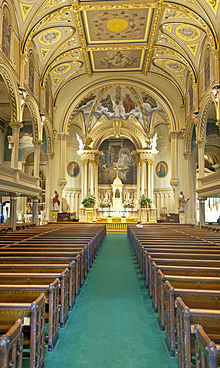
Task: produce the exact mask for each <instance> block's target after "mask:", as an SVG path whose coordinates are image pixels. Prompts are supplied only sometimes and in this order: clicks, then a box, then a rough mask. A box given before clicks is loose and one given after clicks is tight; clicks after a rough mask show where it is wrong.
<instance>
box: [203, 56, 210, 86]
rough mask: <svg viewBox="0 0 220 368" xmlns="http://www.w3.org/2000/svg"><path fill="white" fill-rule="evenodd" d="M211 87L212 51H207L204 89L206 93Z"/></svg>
mask: <svg viewBox="0 0 220 368" xmlns="http://www.w3.org/2000/svg"><path fill="white" fill-rule="evenodd" d="M209 86H210V51H209V49H207V50H206V55H205V61H204V89H205V91H206V90H207V88H209Z"/></svg>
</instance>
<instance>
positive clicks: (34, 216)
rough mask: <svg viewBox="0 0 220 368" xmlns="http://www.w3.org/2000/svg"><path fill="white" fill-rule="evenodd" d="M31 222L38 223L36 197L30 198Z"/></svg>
mask: <svg viewBox="0 0 220 368" xmlns="http://www.w3.org/2000/svg"><path fill="white" fill-rule="evenodd" d="M32 223H33V224H36V225H38V198H33V200H32Z"/></svg>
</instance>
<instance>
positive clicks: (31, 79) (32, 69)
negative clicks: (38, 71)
mask: <svg viewBox="0 0 220 368" xmlns="http://www.w3.org/2000/svg"><path fill="white" fill-rule="evenodd" d="M34 72H35V66H34V55H33V53H32V52H30V53H29V88H30V90H31V91H32V92H34V74H35V73H34Z"/></svg>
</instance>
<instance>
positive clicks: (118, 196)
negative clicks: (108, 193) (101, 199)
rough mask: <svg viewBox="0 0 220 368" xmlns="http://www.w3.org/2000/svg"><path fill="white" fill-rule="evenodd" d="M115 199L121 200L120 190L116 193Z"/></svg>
mask: <svg viewBox="0 0 220 368" xmlns="http://www.w3.org/2000/svg"><path fill="white" fill-rule="evenodd" d="M115 198H120V191H119V189H116V191H115Z"/></svg>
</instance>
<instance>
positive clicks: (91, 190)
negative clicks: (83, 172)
mask: <svg viewBox="0 0 220 368" xmlns="http://www.w3.org/2000/svg"><path fill="white" fill-rule="evenodd" d="M94 169H95V162H94V160H91V161H90V193H91V194H92V195H94Z"/></svg>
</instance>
